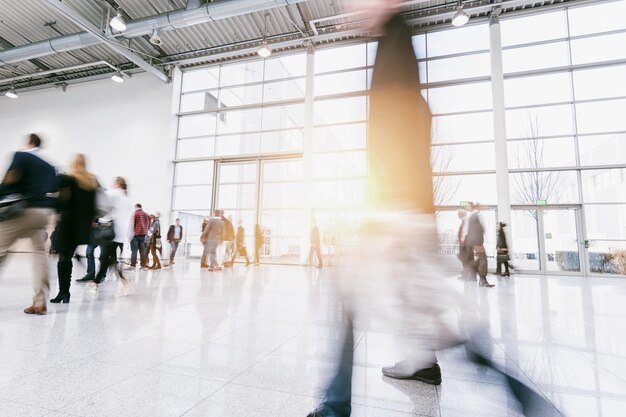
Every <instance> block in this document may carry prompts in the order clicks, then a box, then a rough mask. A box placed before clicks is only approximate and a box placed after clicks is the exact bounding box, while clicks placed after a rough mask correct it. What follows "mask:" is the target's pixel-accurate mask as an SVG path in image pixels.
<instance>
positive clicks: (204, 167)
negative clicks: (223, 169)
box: [175, 161, 213, 185]
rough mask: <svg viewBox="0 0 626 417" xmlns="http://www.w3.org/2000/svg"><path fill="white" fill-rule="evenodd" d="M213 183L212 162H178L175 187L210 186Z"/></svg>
mask: <svg viewBox="0 0 626 417" xmlns="http://www.w3.org/2000/svg"><path fill="white" fill-rule="evenodd" d="M212 182H213V161H198V162H179V163H177V164H176V183H175V185H192V184H210V183H212Z"/></svg>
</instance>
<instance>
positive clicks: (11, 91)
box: [4, 88, 18, 98]
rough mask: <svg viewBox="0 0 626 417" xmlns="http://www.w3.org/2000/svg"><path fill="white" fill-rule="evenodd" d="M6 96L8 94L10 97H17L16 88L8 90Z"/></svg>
mask: <svg viewBox="0 0 626 417" xmlns="http://www.w3.org/2000/svg"><path fill="white" fill-rule="evenodd" d="M4 95H5V96H7V97H8V98H17V97H18V95H17V92H16V91H15V88H12V89H10V90H8V91H7V92H6V93H4Z"/></svg>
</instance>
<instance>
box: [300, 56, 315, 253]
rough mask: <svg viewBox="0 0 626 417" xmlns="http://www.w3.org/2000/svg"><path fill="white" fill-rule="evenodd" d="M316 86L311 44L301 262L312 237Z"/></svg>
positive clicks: (303, 144) (305, 111)
mask: <svg viewBox="0 0 626 417" xmlns="http://www.w3.org/2000/svg"><path fill="white" fill-rule="evenodd" d="M314 88H315V53H314V50H313V45H312V44H310V45H309V46H308V48H307V54H306V91H305V96H304V138H303V141H302V168H303V178H302V189H303V190H304V193H303V201H302V238H301V241H300V263H304V262H305V261H306V258H307V256H308V254H309V245H310V239H311V214H312V207H313V195H312V193H313V117H314V107H313V106H314V101H313V98H314Z"/></svg>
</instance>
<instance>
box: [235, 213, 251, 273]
mask: <svg viewBox="0 0 626 417" xmlns="http://www.w3.org/2000/svg"><path fill="white" fill-rule="evenodd" d="M244 238H245V230H244V228H243V226H242V221H241V219H239V220H238V221H237V235H236V237H235V241H236V246H235V251H234V252H233V258H232V259H231V264H234V263H235V259H236V258H237V254H239V256H243V257H244V258H246V266H248V265H250V258H248V251H247V249H246V243H245V241H244Z"/></svg>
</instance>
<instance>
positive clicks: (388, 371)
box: [383, 362, 441, 385]
mask: <svg viewBox="0 0 626 417" xmlns="http://www.w3.org/2000/svg"><path fill="white" fill-rule="evenodd" d="M401 366H402V362H399V363H397V364H395V365H394V366H386V367H384V368H383V375H385V376H386V377H389V378H393V379H413V380H416V381H420V382H424V383H426V384H430V385H439V384H441V368H439V365H438V364H435V366H433V367H431V368H425V369H420V370H419V371H417V372H415V373H412V374H411V373H406V372H404V371H403V370H402V368H401Z"/></svg>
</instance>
